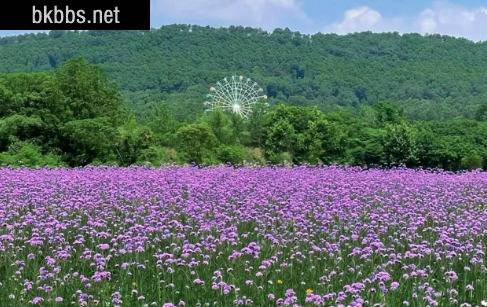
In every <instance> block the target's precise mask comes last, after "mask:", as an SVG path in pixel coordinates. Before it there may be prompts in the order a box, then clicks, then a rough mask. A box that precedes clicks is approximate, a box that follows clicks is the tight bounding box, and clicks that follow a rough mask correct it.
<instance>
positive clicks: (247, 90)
mask: <svg viewBox="0 0 487 307" xmlns="http://www.w3.org/2000/svg"><path fill="white" fill-rule="evenodd" d="M206 99H207V101H205V102H204V104H205V106H207V107H208V109H206V110H205V112H208V111H212V110H214V109H216V108H221V109H222V110H223V111H231V112H233V113H235V114H238V115H240V116H242V117H247V116H248V115H249V114H250V113H251V112H252V107H253V106H254V104H255V103H256V102H257V101H259V99H267V95H264V90H263V89H262V88H261V87H260V86H259V85H258V84H257V82H254V81H252V80H251V79H250V78H244V77H243V76H232V77H231V78H224V79H223V80H221V81H218V82H217V83H216V84H215V85H214V86H212V87H210V92H209V93H208V94H207V95H206Z"/></svg>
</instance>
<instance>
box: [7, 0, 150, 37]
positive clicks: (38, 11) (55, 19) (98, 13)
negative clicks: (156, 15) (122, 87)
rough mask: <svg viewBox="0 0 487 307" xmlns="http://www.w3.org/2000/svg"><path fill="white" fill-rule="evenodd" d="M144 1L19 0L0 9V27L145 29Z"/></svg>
mask: <svg viewBox="0 0 487 307" xmlns="http://www.w3.org/2000/svg"><path fill="white" fill-rule="evenodd" d="M148 5H149V4H148V3H145V4H143V3H141V1H127V0H125V1H120V0H99V1H93V0H89V1H83V0H81V1H80V0H76V1H75V0H27V1H25V0H20V1H18V0H17V1H9V3H8V5H4V7H3V9H2V10H0V29H2V30H27V29H30V30H32V29H34V30H41V29H42V30H44V29H46V28H49V29H52V30H149V29H150V16H149V14H150V10H149V8H148V7H147V6H148Z"/></svg>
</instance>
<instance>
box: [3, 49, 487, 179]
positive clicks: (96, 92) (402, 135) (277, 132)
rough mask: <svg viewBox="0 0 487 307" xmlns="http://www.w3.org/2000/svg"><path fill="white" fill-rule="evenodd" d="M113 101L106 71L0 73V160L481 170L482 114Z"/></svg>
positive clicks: (71, 63)
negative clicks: (208, 107) (191, 115)
mask: <svg viewBox="0 0 487 307" xmlns="http://www.w3.org/2000/svg"><path fill="white" fill-rule="evenodd" d="M122 101H123V98H122V94H121V92H120V90H119V88H118V86H117V85H116V83H115V82H114V81H112V80H111V79H110V78H109V77H108V75H107V73H106V72H104V71H103V69H101V68H100V67H99V66H98V65H95V64H91V63H89V62H88V61H86V60H85V59H83V58H81V57H74V58H71V59H69V60H67V61H65V62H64V63H63V64H62V65H59V67H56V69H54V70H51V71H44V72H29V73H27V72H21V73H9V74H4V75H2V76H0V102H1V103H0V152H1V153H0V163H1V164H3V165H11V166H14V167H16V166H30V167H35V166H46V165H48V166H52V167H55V166H69V167H77V166H85V165H119V166H129V165H152V166H160V165H161V164H162V163H165V162H172V163H181V164H184V163H191V162H195V163H198V164H218V163H228V162H229V163H234V164H239V163H243V162H244V161H248V162H253V163H260V164H266V163H268V162H270V163H274V164H280V163H285V162H286V161H287V162H291V163H294V164H303V163H308V164H312V165H313V164H317V163H324V164H331V163H337V164H348V165H362V166H374V165H390V164H391V163H395V164H405V165H406V166H408V167H428V168H435V167H439V168H443V169H447V170H454V171H456V170H461V169H475V168H486V167H487V163H486V161H487V156H486V155H487V150H486V147H487V122H486V121H484V120H483V119H484V116H485V114H486V110H487V108H485V107H479V108H478V110H477V111H476V113H477V117H478V118H477V119H465V118H457V119H448V120H429V121H422V120H411V119H410V118H408V116H407V114H406V112H405V111H404V110H403V109H401V108H400V107H398V106H397V105H395V104H393V103H390V102H387V101H378V102H376V103H373V104H362V105H359V106H356V107H354V108H347V109H340V110H335V111H328V112H324V111H323V110H320V108H318V107H317V106H301V105H299V106H296V105H286V104H284V103H280V104H275V105H268V104H266V103H264V102H263V101H260V102H258V103H257V104H256V106H255V108H254V111H253V112H252V113H251V115H250V117H249V118H248V119H243V118H241V117H239V116H237V115H235V114H233V113H225V112H223V111H222V110H219V109H217V110H215V111H213V112H209V113H206V114H205V113H204V112H201V113H200V114H199V116H197V117H196V118H195V119H194V120H178V119H177V118H176V116H175V115H174V114H173V112H172V110H171V108H170V106H169V104H168V103H167V102H165V101H155V102H152V103H150V105H148V106H147V109H146V111H145V112H144V113H143V114H140V115H139V116H136V112H135V111H134V110H133V109H131V108H130V107H128V106H127V105H124V104H123V103H122Z"/></svg>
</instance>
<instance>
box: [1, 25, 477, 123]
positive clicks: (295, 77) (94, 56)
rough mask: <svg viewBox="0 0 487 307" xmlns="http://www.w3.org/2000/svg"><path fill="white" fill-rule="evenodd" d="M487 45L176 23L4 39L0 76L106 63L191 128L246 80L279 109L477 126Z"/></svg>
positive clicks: (137, 97)
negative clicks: (363, 111) (230, 83)
mask: <svg viewBox="0 0 487 307" xmlns="http://www.w3.org/2000/svg"><path fill="white" fill-rule="evenodd" d="M486 44H487V43H485V42H484V43H474V42H471V41H468V40H466V39H461V38H454V37H449V36H441V35H430V36H425V37H424V36H421V35H419V34H404V35H402V36H401V35H399V34H398V33H382V34H375V33H368V32H367V33H357V34H351V35H345V36H339V35H335V34H321V33H318V34H314V35H303V34H301V33H299V32H293V31H291V30H289V29H276V30H274V31H273V32H272V33H268V32H266V31H262V30H260V29H254V28H244V27H229V28H219V29H216V28H210V27H202V26H196V25H193V26H191V25H168V26H163V27H161V28H160V29H152V30H150V31H101V30H100V31H87V32H83V31H81V32H80V31H51V32H50V33H49V34H46V33H39V34H25V35H19V36H12V37H3V38H0V72H32V71H42V70H49V69H54V68H57V67H59V66H60V65H61V64H62V63H63V62H64V61H66V60H68V59H70V58H72V57H73V56H81V57H83V58H85V59H86V60H88V61H89V62H90V63H95V64H99V65H100V66H101V68H103V69H104V70H105V71H106V72H107V73H108V75H109V76H110V78H111V79H113V80H114V81H116V82H117V84H118V85H119V86H120V89H121V90H122V91H123V94H124V95H123V96H124V98H125V101H126V102H127V103H129V104H130V105H131V106H134V107H135V109H136V111H137V112H138V113H143V112H144V111H145V109H146V107H147V103H148V102H153V101H161V100H164V101H166V102H167V103H168V106H169V107H170V109H171V111H172V113H173V114H174V116H175V118H176V119H178V120H188V121H192V120H194V119H195V118H197V117H199V115H200V114H201V111H202V109H203V107H202V104H201V100H202V97H203V95H204V94H206V92H207V90H208V88H209V87H210V86H211V85H213V84H214V83H215V82H216V81H218V80H220V79H221V78H223V77H228V76H230V75H232V74H235V73H237V74H239V75H240V74H241V75H245V76H247V77H250V78H252V79H254V80H256V81H257V82H258V83H259V84H261V85H262V86H263V87H264V89H265V91H266V93H267V95H268V96H269V97H270V98H271V99H270V101H271V103H273V104H275V105H277V104H279V103H281V102H284V103H286V104H288V105H297V106H317V107H318V108H319V109H320V110H322V111H333V110H339V109H346V108H350V107H355V106H358V105H362V104H365V105H371V104H374V103H376V102H378V101H388V102H392V103H394V104H396V105H399V106H400V107H402V108H403V109H404V110H405V113H406V115H407V116H408V117H409V118H411V119H423V120H432V119H448V118H455V117H457V116H463V117H465V118H470V119H472V118H474V116H475V114H476V112H477V109H478V107H479V106H480V104H481V103H483V102H485V101H486V100H487V99H486V98H487V87H486V85H485V83H486V80H487V69H486V67H485V58H487V47H486Z"/></svg>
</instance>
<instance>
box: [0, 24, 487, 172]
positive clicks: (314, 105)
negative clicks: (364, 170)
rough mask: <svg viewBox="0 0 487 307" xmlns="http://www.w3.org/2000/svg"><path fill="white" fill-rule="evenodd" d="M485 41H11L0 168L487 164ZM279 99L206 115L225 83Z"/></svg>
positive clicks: (242, 35) (3, 89) (69, 35)
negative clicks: (236, 78)
mask: <svg viewBox="0 0 487 307" xmlns="http://www.w3.org/2000/svg"><path fill="white" fill-rule="evenodd" d="M486 56H487V48H486V45H485V44H481V43H473V42H470V41H468V40H465V39H456V38H452V37H447V36H438V35H437V36H426V37H423V36H421V35H419V34H407V35H402V36H400V35H399V34H397V33H386V34H372V33H359V34H353V35H347V36H338V35H333V34H327V35H323V34H316V35H312V36H309V35H301V34H300V33H298V32H291V31H290V30H288V29H285V30H281V29H277V30H275V31H274V32H273V33H271V34H270V33H267V32H265V31H262V30H259V29H251V28H243V27H230V28H222V29H214V28H209V27H199V26H188V25H171V26H165V27H162V28H161V29H158V30H150V31H87V32H77V31H51V32H50V33H49V34H46V33H41V34H35V35H34V34H27V35H20V36H12V37H4V38H1V39H0V72H3V74H1V75H0V152H1V154H0V163H3V164H8V165H12V166H21V165H26V166H36V165H40V166H42V165H51V166H56V165H68V166H82V165H88V164H91V165H96V164H116V165H121V166H127V165H132V164H148V163H149V164H151V165H160V164H161V163H163V162H178V163H187V162H197V163H204V164H215V163H221V162H223V163H225V162H232V163H241V162H243V161H251V162H258V163H262V164H264V163H266V162H267V161H270V162H272V163H282V162H284V161H290V162H293V163H296V164H301V163H311V164H316V163H326V164H330V163H339V164H350V165H367V166H372V165H383V164H390V163H404V164H406V165H407V166H409V167H432V168H434V167H440V168H444V169H448V170H460V169H475V168H479V167H483V168H486V167H487V162H485V161H487V122H485V119H486V115H487V104H486V102H487V99H485V98H486V95H487V94H486V86H485V80H487V71H486V68H485V67H484V64H483V60H484V59H485V58H486ZM233 74H238V75H240V74H241V75H245V76H246V77H250V78H252V79H254V80H255V81H257V82H258V83H259V84H260V85H261V86H262V87H263V88H264V91H265V93H266V94H267V95H268V96H269V99H268V101H267V102H268V103H269V105H266V104H264V103H263V102H259V103H258V104H257V106H256V108H255V111H254V112H253V114H252V116H251V117H250V118H249V119H247V120H243V119H241V118H239V117H237V116H234V115H233V114H227V113H224V112H222V111H220V110H217V111H215V112H212V113H208V114H205V113H204V112H203V111H204V106H203V104H202V102H203V101H204V97H205V94H206V93H207V91H208V89H209V87H210V86H211V85H213V84H214V83H215V82H216V81H218V80H219V79H221V78H224V77H228V76H231V75H233Z"/></svg>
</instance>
